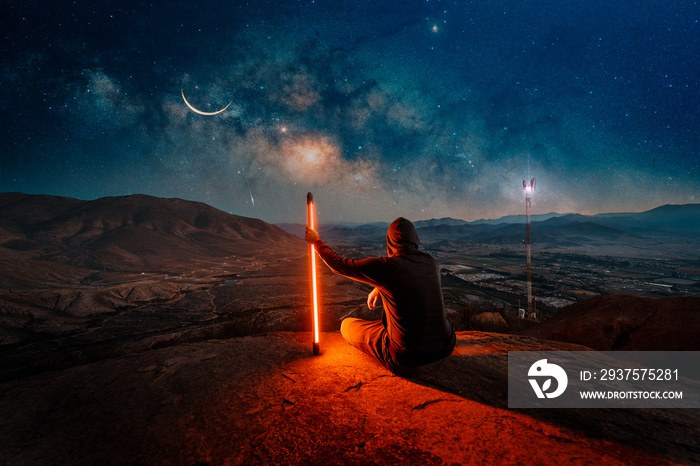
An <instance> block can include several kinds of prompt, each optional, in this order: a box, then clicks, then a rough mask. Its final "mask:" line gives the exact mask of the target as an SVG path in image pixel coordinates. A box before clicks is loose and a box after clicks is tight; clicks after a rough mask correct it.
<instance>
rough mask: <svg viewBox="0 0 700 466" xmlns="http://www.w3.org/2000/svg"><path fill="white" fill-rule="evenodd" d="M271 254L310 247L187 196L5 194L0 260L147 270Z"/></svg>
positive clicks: (0, 214) (0, 221)
mask: <svg viewBox="0 0 700 466" xmlns="http://www.w3.org/2000/svg"><path fill="white" fill-rule="evenodd" d="M270 249H273V250H290V249H292V250H294V249H297V250H299V251H300V252H303V250H304V242H303V241H302V240H300V239H299V238H298V237H296V236H294V235H291V234H289V233H286V232H285V231H283V230H281V229H280V228H278V227H276V226H274V225H270V224H268V223H265V222H263V221H262V220H258V219H253V218H247V217H240V216H236V215H230V214H228V213H225V212H222V211H220V210H218V209H215V208H213V207H211V206H209V205H206V204H203V203H200V202H192V201H185V200H182V199H163V198H157V197H152V196H146V195H140V194H137V195H131V196H123V197H106V198H101V199H97V200H94V201H80V200H77V199H70V198H64V197H56V196H37V195H27V194H20V193H4V194H0V259H40V260H51V261H55V262H60V263H64V264H69V265H71V266H77V267H85V268H89V269H97V270H118V271H139V272H142V271H159V270H163V269H167V267H169V266H171V265H173V264H177V265H179V266H181V265H186V264H187V263H189V262H191V261H192V260H208V259H212V260H219V259H222V258H223V257H225V256H227V255H233V254H243V255H245V254H250V253H252V252H255V251H261V250H270Z"/></svg>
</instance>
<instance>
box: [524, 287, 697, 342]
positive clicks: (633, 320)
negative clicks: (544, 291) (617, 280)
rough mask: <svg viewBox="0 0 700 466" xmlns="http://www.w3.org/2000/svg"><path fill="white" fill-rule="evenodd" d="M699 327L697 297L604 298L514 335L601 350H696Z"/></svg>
mask: <svg viewBox="0 0 700 466" xmlns="http://www.w3.org/2000/svg"><path fill="white" fill-rule="evenodd" d="M698 328H700V297H679V298H646V297H637V296H626V295H619V294H608V295H601V296H598V297H596V298H593V299H590V300H587V301H582V302H580V303H576V304H572V305H570V306H566V307H564V308H562V309H561V310H559V312H558V313H557V315H556V316H554V317H552V318H551V319H549V320H547V321H545V322H543V323H542V324H539V325H536V326H532V327H529V328H527V329H524V330H521V331H519V332H517V333H518V334H519V335H526V336H531V337H536V338H544V339H547V340H556V341H562V342H567V343H575V344H577V345H583V346H588V347H589V348H593V349H597V350H601V351H610V350H625V351H651V350H653V351H699V350H700V341H699V340H698V338H697V333H698V331H697V329H698Z"/></svg>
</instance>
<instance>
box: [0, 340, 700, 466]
mask: <svg viewBox="0 0 700 466" xmlns="http://www.w3.org/2000/svg"><path fill="white" fill-rule="evenodd" d="M458 336H459V339H458V344H457V347H456V350H455V353H454V354H453V356H452V357H451V358H450V359H449V360H448V362H447V363H446V364H445V365H444V366H443V367H442V368H441V369H439V370H438V371H437V372H434V373H433V374H431V375H429V376H424V377H422V378H419V379H404V378H400V377H395V376H393V375H392V374H391V373H390V372H388V371H387V370H385V369H384V368H383V367H382V366H380V365H379V364H377V363H375V362H374V361H373V360H372V359H371V358H369V357H367V356H365V355H363V354H361V353H359V352H357V351H356V350H355V349H354V348H352V347H350V346H349V345H347V344H346V343H345V342H344V341H343V340H342V337H341V336H340V335H339V334H338V333H337V332H332V333H324V334H322V340H321V354H320V355H319V356H313V355H312V352H311V344H310V335H309V333H307V332H295V333H288V332H280V333H272V334H267V335H256V336H247V337H239V338H230V339H226V340H210V341H202V342H198V343H189V344H182V345H178V346H172V347H168V348H161V349H154V350H150V351H144V352H141V353H137V354H132V355H129V356H123V357H117V358H114V359H109V360H104V361H99V362H95V363H91V364H85V365H81V366H77V367H72V368H69V369H66V370H62V371H57V372H50V373H44V374H41V375H38V376H34V377H28V378H24V379H21V380H15V381H12V382H7V383H4V384H1V385H0V412H2V413H3V416H2V418H1V419H0V439H2V442H0V462H2V463H3V464H262V463H264V464H277V463H291V464H324V463H337V464H369V463H379V464H399V463H400V464H443V463H448V464H454V463H459V464H467V463H479V464H502V463H507V464H672V463H679V464H684V463H686V464H692V463H697V462H699V461H700V448H699V445H698V440H697V432H698V431H700V418H699V417H698V416H697V413H695V412H692V411H689V410H644V409H632V410H592V409H586V410H554V409H551V410H531V411H522V410H517V411H516V410H509V409H507V406H506V399H507V398H506V391H507V351H512V350H533V349H537V350H581V349H583V348H581V347H578V346H576V345H570V344H564V343H556V342H548V341H543V340H537V339H533V338H528V337H517V336H509V335H502V334H494V333H481V332H460V333H459V335H458Z"/></svg>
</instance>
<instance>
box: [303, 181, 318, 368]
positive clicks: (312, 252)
mask: <svg viewBox="0 0 700 466" xmlns="http://www.w3.org/2000/svg"><path fill="white" fill-rule="evenodd" d="M306 208H307V210H308V216H309V228H311V229H312V230H315V229H316V222H315V221H314V196H313V195H312V194H311V193H308V194H307V195H306ZM309 256H310V257H311V295H312V296H313V302H314V345H313V347H314V354H318V352H319V344H318V343H319V341H318V284H317V280H316V248H315V247H314V245H313V244H309Z"/></svg>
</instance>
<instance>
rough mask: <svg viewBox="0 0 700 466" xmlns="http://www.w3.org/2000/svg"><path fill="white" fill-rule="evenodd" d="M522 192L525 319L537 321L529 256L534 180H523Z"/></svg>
mask: <svg viewBox="0 0 700 466" xmlns="http://www.w3.org/2000/svg"><path fill="white" fill-rule="evenodd" d="M523 190H525V249H526V250H527V317H529V318H532V319H535V320H537V315H536V313H537V311H534V312H533V310H532V258H531V255H530V228H531V227H532V224H531V223H530V207H532V204H531V201H530V199H531V198H532V192H533V191H534V190H535V179H534V178H533V179H531V180H530V183H529V184H528V183H527V182H526V181H525V180H523Z"/></svg>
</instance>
